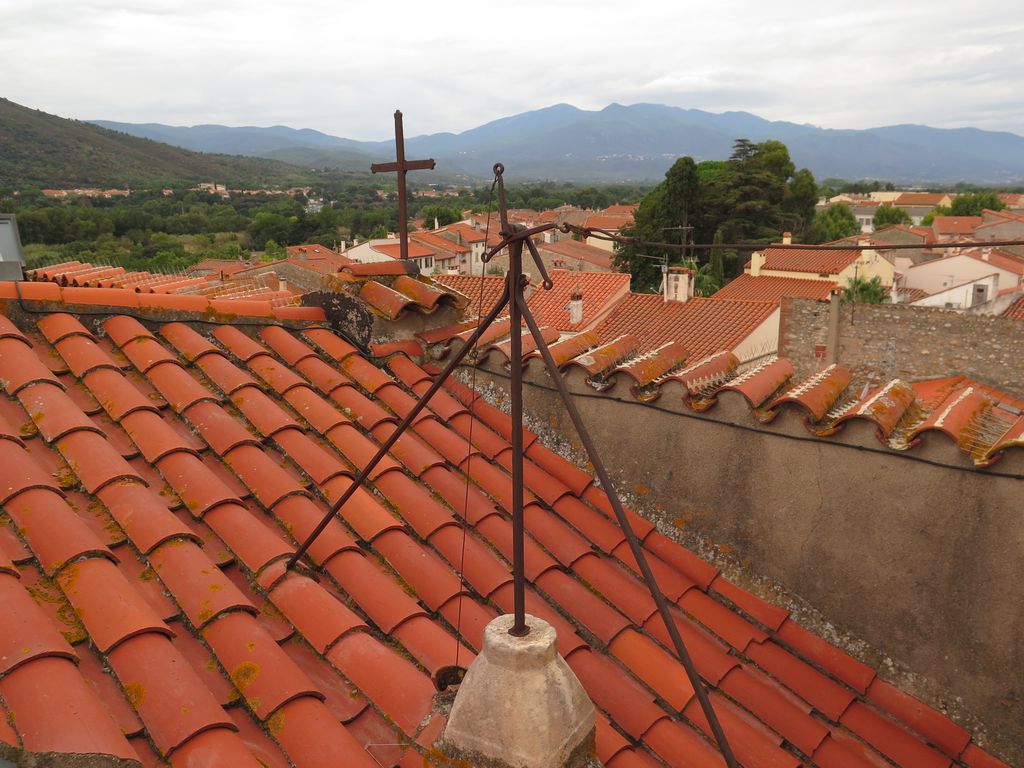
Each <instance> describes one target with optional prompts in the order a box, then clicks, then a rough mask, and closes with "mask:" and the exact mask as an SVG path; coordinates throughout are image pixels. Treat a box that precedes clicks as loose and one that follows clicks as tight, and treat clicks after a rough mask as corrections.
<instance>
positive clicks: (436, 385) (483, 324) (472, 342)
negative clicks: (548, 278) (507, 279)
mask: <svg viewBox="0 0 1024 768" xmlns="http://www.w3.org/2000/svg"><path fill="white" fill-rule="evenodd" d="M510 300H511V296H510V294H509V291H508V288H507V287H506V289H505V291H503V292H502V294H501V298H499V299H498V301H497V303H496V304H495V305H494V307H493V308H492V309H491V311H490V312H488V313H487V316H486V317H485V318H484V319H483V320H482V321H480V323H479V325H477V327H476V330H474V331H473V333H472V335H470V337H469V339H467V340H466V343H465V344H464V345H463V347H462V349H460V350H459V351H458V353H456V354H455V356H454V357H452V359H451V360H450V361H449V362H448V365H446V366H445V368H444V370H443V371H441V373H440V374H438V375H437V377H435V379H434V382H433V383H432V384H431V385H430V387H429V388H428V389H427V391H426V392H424V393H423V396H422V397H421V398H419V400H417V401H416V405H414V406H413V408H412V410H411V411H409V413H408V414H407V415H406V417H405V418H404V419H402V422H401V423H400V424H399V425H398V426H397V427H396V428H395V431H394V432H392V433H391V437H389V438H388V439H387V440H385V441H384V443H383V444H382V445H381V447H380V449H379V450H378V451H377V453H376V454H374V456H373V458H372V459H370V461H369V462H368V463H367V464H366V466H365V467H363V468H362V469H361V470H360V471H359V474H358V475H356V477H355V479H354V480H353V481H352V485H350V486H349V487H348V488H346V489H345V492H344V493H343V494H342V495H341V498H339V499H338V500H337V501H336V502H334V504H332V505H331V509H330V511H328V513H327V514H326V515H324V518H323V520H321V521H320V522H319V524H318V525H317V526H316V528H314V529H313V531H312V532H311V533H310V534H309V536H307V537H306V540H305V541H304V542H302V546H300V547H299V548H298V549H297V550H296V551H295V554H294V555H292V556H291V558H290V559H289V560H288V563H287V565H286V566H285V569H286V570H287V569H291V568H292V567H294V566H295V564H296V563H297V562H298V561H299V560H300V559H301V558H302V556H303V555H304V554H306V551H307V550H308V549H309V548H310V546H312V544H313V542H314V541H316V539H317V537H318V536H319V535H320V534H321V533H323V531H324V528H326V527H327V524H328V523H329V522H330V521H331V520H332V519H334V516H335V515H336V514H338V510H340V509H341V508H342V507H343V506H344V505H345V502H346V501H348V500H349V499H350V498H352V495H353V494H354V493H355V492H356V490H357V489H358V488H360V487H361V486H362V485H363V484H364V483H365V482H366V478H367V477H369V475H370V473H371V472H373V470H374V468H375V467H376V466H377V465H378V464H379V463H380V461H381V459H383V458H384V457H385V456H386V455H387V453H388V451H390V450H391V447H392V446H393V445H394V444H395V443H396V442H397V441H398V438H400V437H401V436H402V435H403V434H404V433H405V431H406V430H407V429H408V428H409V426H410V425H411V424H412V422H413V420H414V419H415V418H416V417H417V416H419V414H420V412H421V411H422V410H423V409H424V408H426V407H427V403H428V402H430V398H432V397H433V396H434V393H436V392H437V391H438V390H439V389H440V388H441V386H442V385H443V384H444V382H445V381H447V379H448V377H449V376H451V374H452V371H454V370H455V368H456V367H457V366H458V365H459V363H461V362H462V359H463V358H464V357H465V356H466V355H468V354H469V352H470V350H472V349H473V348H474V347H475V346H476V343H477V341H479V340H480V337H481V336H482V335H483V332H484V331H486V330H487V328H488V327H489V326H490V325H491V323H493V322H494V320H495V318H496V317H497V316H498V315H500V314H501V311H502V310H503V309H504V308H505V305H507V304H509V302H510Z"/></svg>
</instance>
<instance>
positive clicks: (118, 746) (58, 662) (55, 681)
mask: <svg viewBox="0 0 1024 768" xmlns="http://www.w3.org/2000/svg"><path fill="white" fill-rule="evenodd" d="M0 695H2V696H3V698H4V701H5V702H6V704H7V707H8V709H9V710H10V711H11V712H13V713H14V714H15V716H16V717H15V728H16V730H17V736H18V738H20V739H21V741H22V743H23V744H24V746H25V749H26V750H29V751H31V752H57V753H78V754H103V755H113V756H114V757H119V758H122V759H124V760H137V759H138V755H137V754H136V753H135V750H133V749H132V748H131V746H130V745H129V744H128V742H127V740H125V738H124V735H123V734H122V733H121V730H120V729H119V728H118V727H117V725H116V724H115V723H114V722H113V720H111V719H110V717H109V715H108V714H107V713H106V711H105V710H104V708H103V705H102V704H101V703H100V701H99V699H98V698H97V697H96V695H95V693H94V692H93V691H92V689H90V688H89V686H88V684H87V683H86V682H85V680H83V679H82V676H81V674H79V672H78V670H77V669H76V668H75V666H74V664H72V663H71V662H70V661H68V660H67V659H62V658H43V659H38V660H36V661H34V662H32V663H30V664H26V665H24V666H22V667H21V668H19V669H17V670H15V671H13V672H11V673H9V674H7V675H5V676H4V677H3V679H0Z"/></svg>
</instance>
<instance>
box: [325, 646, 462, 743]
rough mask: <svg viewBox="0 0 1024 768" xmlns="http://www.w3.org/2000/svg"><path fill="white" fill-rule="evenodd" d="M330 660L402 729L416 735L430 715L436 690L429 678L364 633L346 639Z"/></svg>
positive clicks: (331, 651)
mask: <svg viewBox="0 0 1024 768" xmlns="http://www.w3.org/2000/svg"><path fill="white" fill-rule="evenodd" d="M453 655H454V649H453ZM327 657H328V658H329V659H330V660H331V662H332V663H333V664H334V665H335V666H336V667H337V668H338V669H339V670H340V671H341V672H342V674H344V675H345V677H347V678H348V679H349V680H351V681H352V682H353V683H355V684H356V686H357V687H358V688H359V689H360V690H361V691H363V692H364V693H365V694H366V696H367V697H368V698H369V699H370V701H372V702H373V703H374V704H376V705H377V706H378V707H380V709H381V710H382V711H384V712H387V713H388V714H389V715H390V716H391V717H392V718H393V719H394V721H395V723H396V724H397V725H398V727H399V728H401V729H402V730H403V731H405V732H406V733H415V732H416V728H417V726H418V725H419V723H420V722H421V721H422V720H423V718H424V716H425V715H426V714H427V713H428V712H429V711H430V705H431V700H432V698H433V694H434V686H433V684H432V683H431V682H430V678H429V677H427V676H426V675H425V674H424V673H423V672H421V671H420V670H418V669H417V668H416V667H415V666H414V665H413V664H412V663H411V662H409V661H407V660H405V659H403V658H402V657H400V656H399V655H397V654H396V653H395V651H393V650H392V649H390V648H387V647H386V646H384V645H383V644H381V643H380V642H378V641H377V640H376V639H374V638H372V637H370V636H369V635H367V634H366V633H364V632H353V633H351V634H349V635H346V636H345V637H343V638H342V639H341V640H340V641H339V642H338V643H336V644H335V645H334V647H333V648H331V650H330V651H328V653H327Z"/></svg>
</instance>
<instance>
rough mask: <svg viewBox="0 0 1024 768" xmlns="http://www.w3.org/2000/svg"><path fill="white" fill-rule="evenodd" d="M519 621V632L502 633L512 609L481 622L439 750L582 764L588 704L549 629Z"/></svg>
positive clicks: (521, 761)
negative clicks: (480, 638)
mask: <svg viewBox="0 0 1024 768" xmlns="http://www.w3.org/2000/svg"><path fill="white" fill-rule="evenodd" d="M526 623H527V626H528V627H529V628H530V632H529V633H528V634H527V635H525V636H524V637H513V636H512V635H510V634H509V633H508V630H509V629H510V628H511V627H512V625H513V617H512V616H511V615H505V616H499V617H498V618H496V619H494V621H492V622H491V623H490V624H488V625H487V628H486V629H485V630H484V643H483V649H482V650H481V652H480V655H479V656H478V657H477V658H476V661H474V662H473V664H472V665H471V666H470V668H469V671H468V672H467V673H466V677H465V679H464V680H463V681H462V684H461V685H460V686H459V691H458V693H457V694H456V695H455V703H454V704H453V705H452V711H451V715H450V716H449V718H448V723H447V725H446V726H445V729H444V731H443V732H442V734H441V740H440V748H441V751H442V752H444V753H445V754H446V755H448V756H449V757H451V758H454V759H455V760H465V761H466V762H468V763H469V764H470V765H473V766H480V767H484V766H486V767H487V768H583V766H585V765H587V760H588V757H589V756H590V755H591V754H592V752H593V747H594V705H593V703H592V702H591V701H590V698H589V697H588V696H587V692H586V691H585V690H583V686H582V685H580V681H579V680H577V679H576V675H574V674H573V672H572V670H571V669H570V668H569V665H568V664H566V663H565V660H564V659H563V658H562V657H561V656H559V655H558V650H557V647H556V644H555V639H556V635H555V629H554V627H552V626H551V625H550V624H548V623H547V622H546V621H544V620H543V619H538V618H536V617H535V616H529V615H527V617H526Z"/></svg>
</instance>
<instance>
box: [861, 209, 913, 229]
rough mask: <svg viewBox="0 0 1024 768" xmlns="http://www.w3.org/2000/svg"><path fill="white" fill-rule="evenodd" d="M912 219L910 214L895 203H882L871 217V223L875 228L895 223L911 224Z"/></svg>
mask: <svg viewBox="0 0 1024 768" xmlns="http://www.w3.org/2000/svg"><path fill="white" fill-rule="evenodd" d="M910 221H911V220H910V215H909V214H908V213H907V212H906V211H904V210H903V209H902V208H897V207H896V206H895V205H880V206H878V210H877V211H875V215H874V217H872V219H871V224H872V225H873V226H874V228H875V229H881V228H882V227H888V226H891V225H893V224H910Z"/></svg>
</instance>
